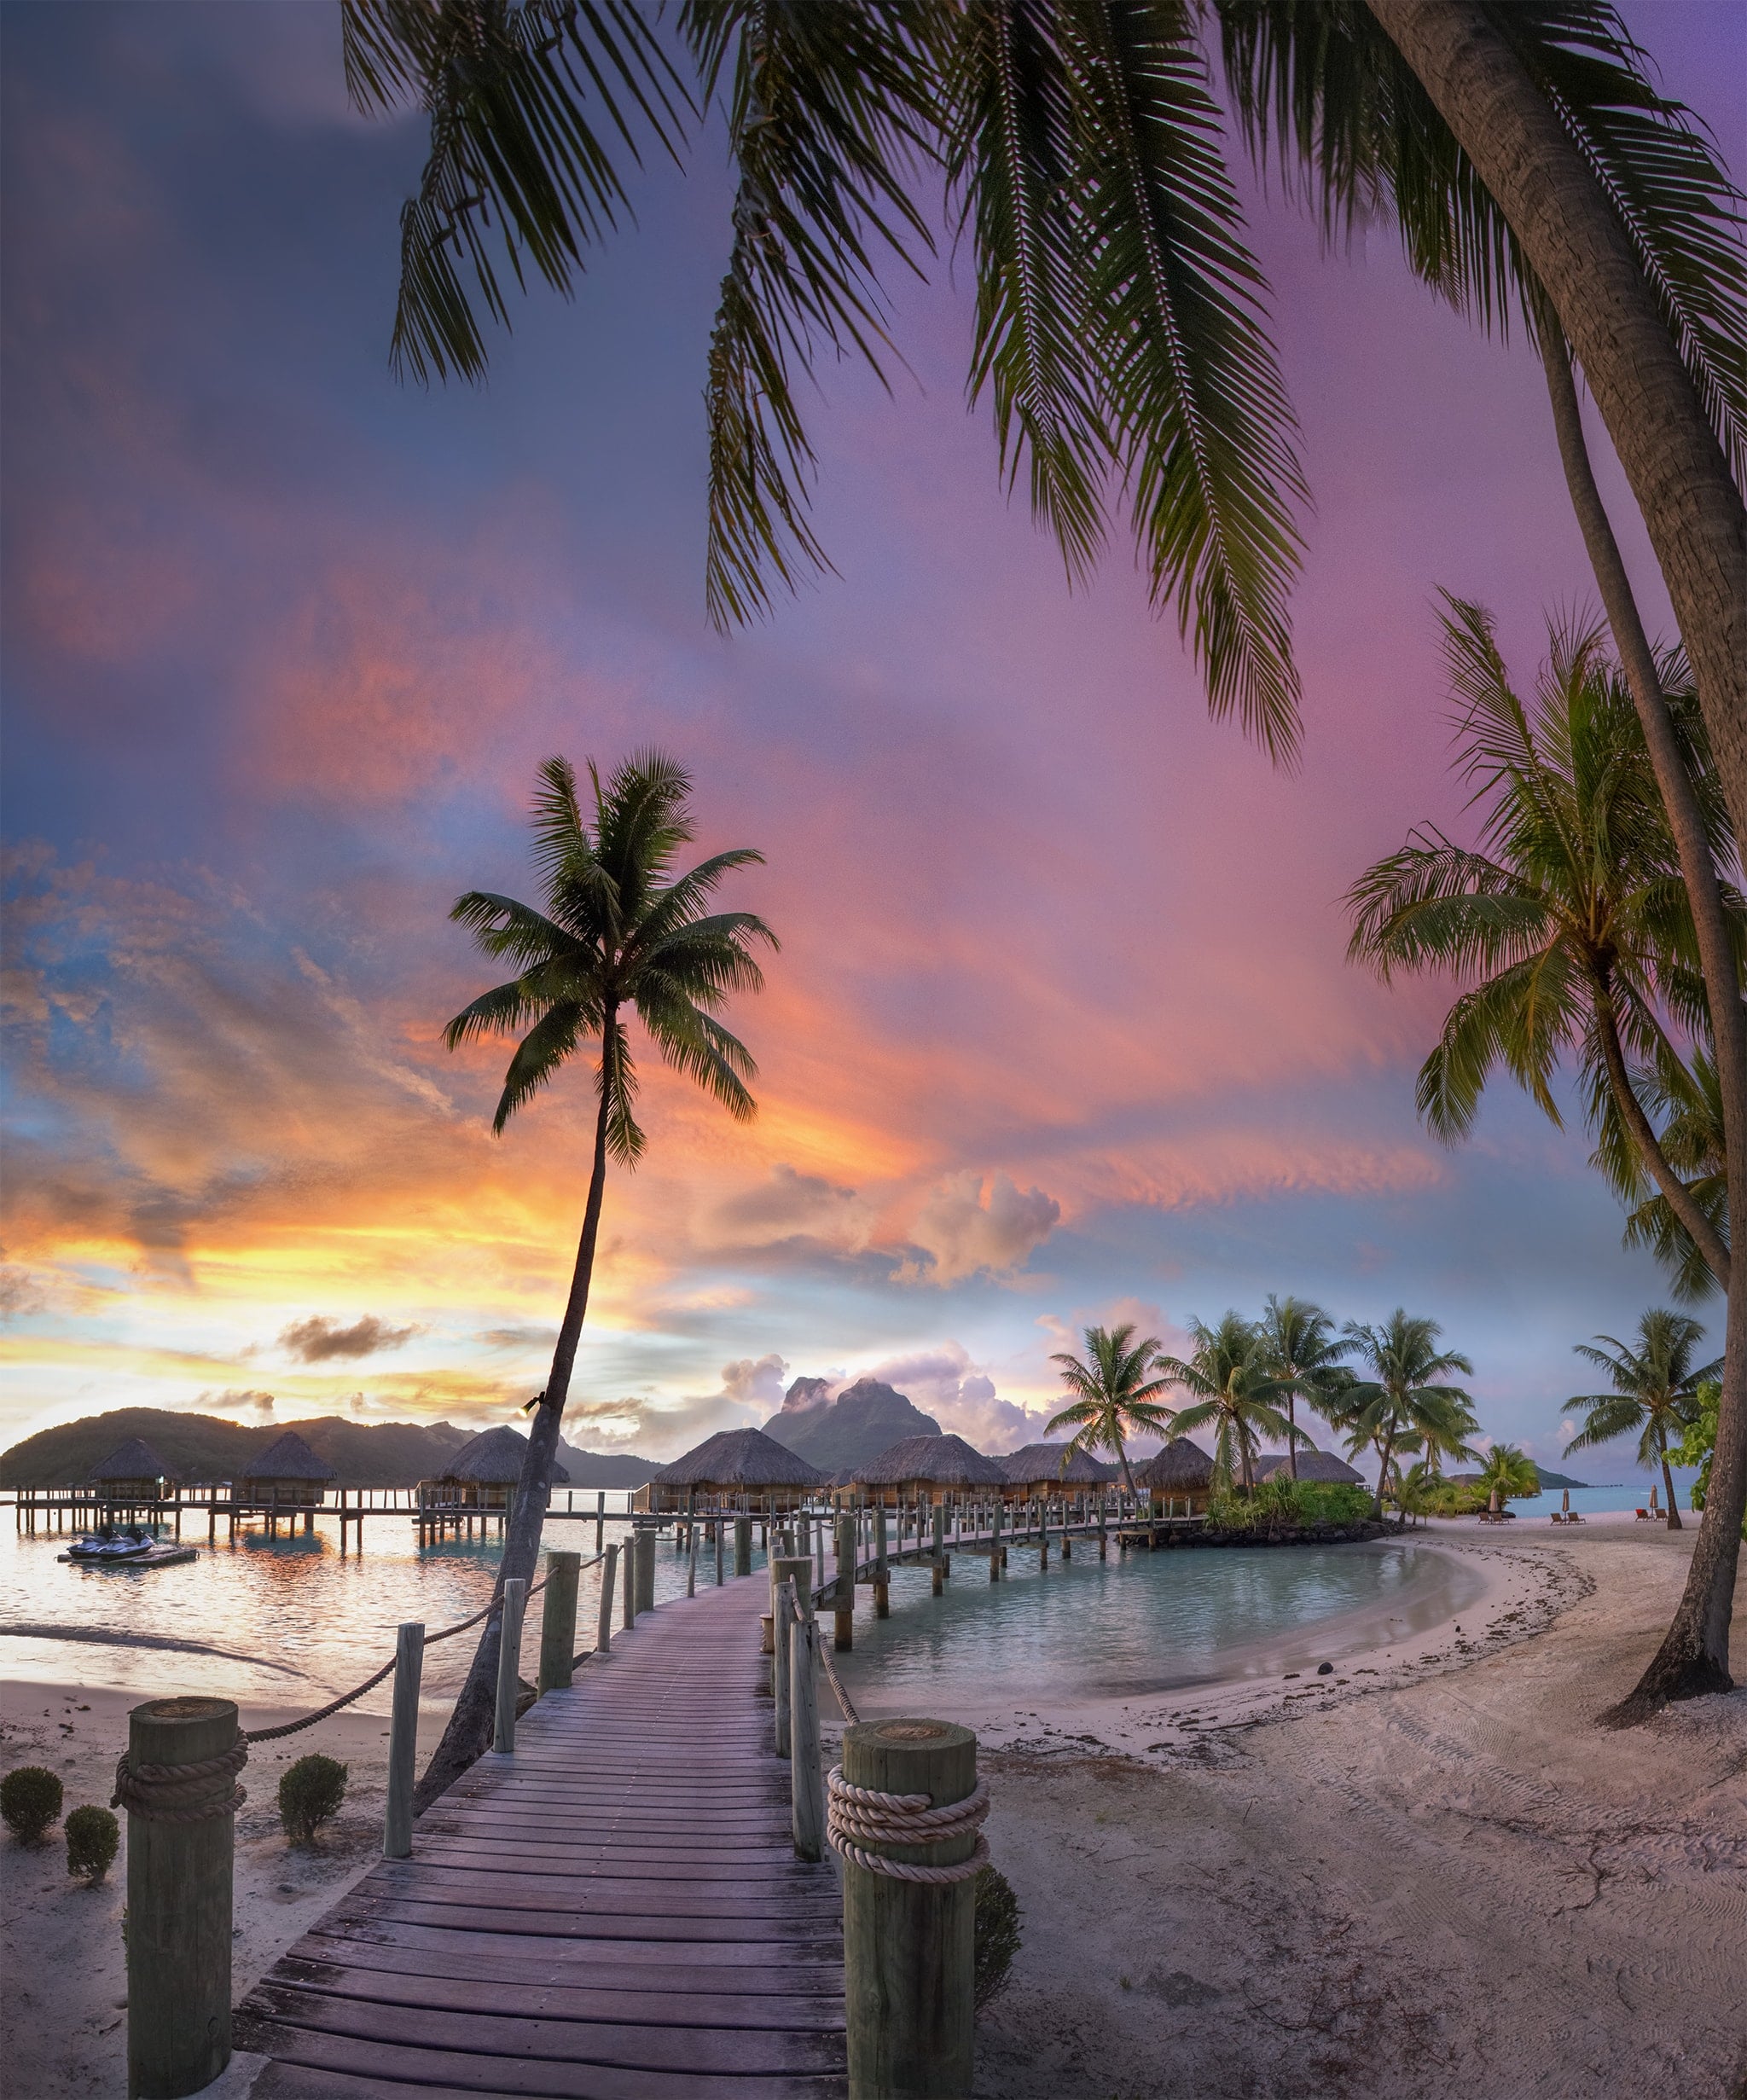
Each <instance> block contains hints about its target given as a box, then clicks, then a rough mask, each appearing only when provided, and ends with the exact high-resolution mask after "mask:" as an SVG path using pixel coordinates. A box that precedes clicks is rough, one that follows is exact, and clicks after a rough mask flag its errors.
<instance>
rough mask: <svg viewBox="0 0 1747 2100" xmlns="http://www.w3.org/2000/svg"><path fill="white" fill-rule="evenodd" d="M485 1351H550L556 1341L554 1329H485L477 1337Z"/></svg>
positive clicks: (555, 1329) (556, 1333) (537, 1327)
mask: <svg viewBox="0 0 1747 2100" xmlns="http://www.w3.org/2000/svg"><path fill="white" fill-rule="evenodd" d="M479 1339H480V1341H482V1342H483V1343H485V1346H486V1348H487V1349H552V1348H554V1347H555V1346H556V1344H557V1341H558V1330H557V1328H556V1327H541V1326H525V1327H487V1328H485V1330H484V1331H482V1332H481V1334H480V1336H479Z"/></svg>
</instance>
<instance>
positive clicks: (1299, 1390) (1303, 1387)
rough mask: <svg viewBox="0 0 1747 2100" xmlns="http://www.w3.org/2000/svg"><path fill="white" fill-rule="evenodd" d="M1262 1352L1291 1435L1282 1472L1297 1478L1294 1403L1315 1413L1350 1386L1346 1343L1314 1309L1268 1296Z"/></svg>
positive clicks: (1302, 1302) (1316, 1307) (1293, 1300)
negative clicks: (1282, 1406)
mask: <svg viewBox="0 0 1747 2100" xmlns="http://www.w3.org/2000/svg"><path fill="white" fill-rule="evenodd" d="M1351 1347H1352V1343H1350V1342H1349V1341H1348V1340H1347V1338H1346V1337H1345V1336H1344V1335H1343V1334H1340V1333H1338V1331H1336V1328H1335V1324H1334V1322H1333V1320H1331V1319H1330V1318H1329V1316H1328V1314H1326V1313H1325V1312H1324V1311H1323V1309H1322V1308H1321V1307H1320V1305H1312V1304H1310V1303H1309V1302H1308V1301H1307V1300H1305V1299H1303V1298H1293V1297H1286V1298H1280V1297H1274V1296H1272V1295H1271V1294H1270V1296H1269V1297H1268V1303H1267V1305H1266V1307H1265V1308H1263V1311H1262V1352H1263V1355H1264V1358H1265V1360H1266V1367H1267V1370H1268V1375H1269V1376H1270V1377H1271V1378H1273V1380H1274V1385H1275V1387H1276V1389H1278V1391H1279V1393H1280V1397H1281V1398H1282V1399H1283V1400H1284V1401H1286V1422H1287V1424H1288V1427H1289V1429H1290V1430H1291V1436H1290V1438H1289V1440H1288V1442H1287V1444H1286V1471H1287V1473H1288V1474H1289V1475H1290V1476H1291V1478H1292V1479H1293V1480H1296V1479H1297V1477H1298V1444H1297V1426H1298V1414H1297V1402H1298V1401H1301V1400H1302V1401H1304V1403H1305V1404H1306V1406H1308V1407H1314V1408H1315V1409H1316V1410H1317V1411H1318V1413H1321V1412H1323V1411H1324V1409H1325V1408H1326V1407H1327V1406H1328V1405H1330V1404H1331V1403H1332V1402H1333V1401H1335V1399H1336V1396H1337V1395H1338V1394H1339V1393H1341V1392H1342V1391H1343V1390H1344V1388H1345V1387H1346V1386H1347V1385H1348V1384H1350V1383H1351V1380H1352V1373H1351V1372H1349V1371H1348V1370H1347V1368H1346V1366H1344V1363H1343V1362H1342V1360H1341V1359H1342V1358H1343V1357H1344V1356H1345V1355H1346V1354H1347V1352H1348V1350H1349V1349H1351Z"/></svg>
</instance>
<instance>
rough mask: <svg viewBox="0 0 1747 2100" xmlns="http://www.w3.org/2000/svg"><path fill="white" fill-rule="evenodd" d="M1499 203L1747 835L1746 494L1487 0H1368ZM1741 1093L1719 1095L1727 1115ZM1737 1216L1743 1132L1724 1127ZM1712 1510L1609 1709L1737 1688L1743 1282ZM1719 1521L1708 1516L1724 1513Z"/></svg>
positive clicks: (1643, 1708)
mask: <svg viewBox="0 0 1747 2100" xmlns="http://www.w3.org/2000/svg"><path fill="white" fill-rule="evenodd" d="M1366 4H1367V6H1368V7H1369V9H1370V10H1371V13H1372V14H1373V16H1374V17H1375V18H1376V20H1378V23H1379V24H1380V25H1381V26H1382V27H1383V29H1384V33H1385V34H1386V35H1387V36H1388V37H1389V38H1390V41H1391V42H1392V43H1393V44H1395V46H1396V49H1397V50H1399V51H1400V52H1401V54H1402V57H1403V58H1404V59H1405V60H1406V61H1407V64H1408V66H1409V67H1412V69H1413V73H1415V74H1416V76H1417V77H1418V78H1419V82H1420V84H1422V86H1424V88H1425V91H1426V93H1427V94H1428V95H1429V96H1431V100H1432V102H1433V103H1434V104H1435V105H1436V107H1437V109H1438V111H1439V113H1440V114H1441V115H1442V117H1443V119H1444V121H1445V122H1446V123H1447V124H1448V125H1449V127H1450V130H1451V131H1452V132H1453V133H1454V136H1455V137H1456V138H1457V140H1458V141H1459V142H1460V144H1461V146H1462V148H1463V150H1464V151H1465V152H1466V154H1467V155H1468V157H1469V159H1470V160H1471V161H1472V162H1473V164H1474V166H1475V168H1476V170H1477V172H1478V174H1479V176H1480V179H1481V180H1482V181H1483V183H1485V184H1486V187H1487V189H1489V191H1490V192H1491V194H1492V195H1493V196H1494V197H1495V198H1496V199H1497V200H1498V203H1499V206H1500V210H1501V211H1502V212H1504V214H1505V216H1506V218H1507V219H1508V220H1509V222H1510V223H1511V226H1512V229H1513V230H1514V231H1515V233H1516V235H1517V237H1518V240H1519V241H1521V242H1522V244H1523V248H1524V253H1525V254H1526V256H1527V257H1528V258H1529V264H1531V266H1532V267H1533V269H1534V270H1535V276H1537V277H1538V278H1539V279H1540V281H1541V284H1542V285H1543V286H1544V287H1546V289H1547V294H1548V296H1549V297H1550V298H1551V299H1552V300H1553V305H1554V307H1555V308H1556V310H1557V311H1558V316H1559V320H1560V322H1561V323H1562V324H1563V326H1564V332H1565V335H1566V338H1567V339H1568V340H1569V341H1570V345H1571V346H1572V348H1573V349H1574V350H1575V351H1576V353H1577V357H1578V360H1579V362H1580V363H1582V367H1583V370H1584V374H1585V376H1586V377H1587V380H1588V381H1589V386H1590V390H1591V392H1593V394H1594V397H1595V402H1596V406H1597V407H1598V408H1599V409H1600V411H1601V415H1602V420H1603V421H1604V422H1605V424H1606V426H1607V430H1608V435H1609V436H1610V438H1611V439H1612V440H1613V446H1614V450H1615V452H1616V454H1617V455H1618V457H1619V461H1620V464H1621V466H1622V467H1623V468H1624V470H1625V473H1626V479H1627V480H1628V483H1629V484H1630V486H1631V490H1632V494H1633V496H1634V500H1635V501H1636V502H1637V505H1638V508H1639V510H1640V513H1642V516H1643V519H1644V523H1645V529H1646V531H1648V532H1649V535H1650V541H1651V546H1652V547H1653V548H1654V549H1655V551H1656V557H1657V564H1658V566H1660V568H1661V570H1662V574H1663V582H1664V583H1666V585H1667V587H1668V592H1669V599H1670V600H1671V602H1672V604H1673V606H1674V618H1675V619H1676V620H1677V621H1678V622H1679V623H1680V633H1681V635H1682V638H1683V639H1684V640H1685V641H1686V653H1687V655H1688V656H1689V658H1691V660H1692V670H1693V676H1694V678H1695V680H1696V682H1697V684H1698V699H1699V705H1700V706H1701V708H1702V709H1703V714H1704V722H1705V727H1706V729H1707V730H1708V731H1709V736H1710V743H1711V750H1712V752H1713V755H1714V757H1715V762H1716V767H1717V773H1718V776H1719V778H1720V779H1721V782H1722V786H1723V791H1724V793H1725V794H1726V796H1727V799H1728V804H1729V811H1730V815H1731V816H1732V819H1733V822H1734V827H1735V836H1736V838H1738V840H1747V506H1744V504H1743V502H1742V497H1741V491H1740V490H1738V488H1737V487H1736V485H1735V483H1734V479H1733V477H1732V475H1731V473H1730V472H1729V466H1728V461H1727V460H1726V459H1725V458H1724V456H1723V453H1722V449H1721V446H1720V445H1719V444H1718V443H1717V440H1716V435H1715V432H1714V431H1713V430H1712V429H1711V427H1710V425H1709V422H1708V421H1706V419H1705V416H1704V413H1703V409H1702V408H1701V407H1700V405H1699V403H1698V397H1697V396H1696V395H1695V393H1694V392H1693V389H1692V381H1691V380H1690V379H1689V378H1688V377H1687V374H1686V368H1685V366H1684V365H1683V364H1682V363H1680V357H1679V354H1678V352H1677V351H1676V350H1675V348H1674V344H1673V342H1672V340H1671V339H1670V338H1669V332H1668V329H1667V327H1666V326H1665V324H1664V323H1663V318H1662V316H1661V315H1660V314H1659V313H1658V312H1657V308H1656V303H1655V301H1654V299H1652V298H1651V293H1650V287H1649V286H1648V285H1647V284H1646V282H1645V278H1644V273H1643V271H1642V270H1641V269H1640V266H1639V263H1638V259H1637V258H1636V257H1635V256H1634V253H1633V252H1632V249H1631V246H1630V244H1629V242H1628V241H1627V239H1626V236H1625V235H1624V234H1623V233H1622V230H1621V229H1620V225H1619V223H1618V221H1617V219H1616V217H1615V215H1614V212H1613V211H1612V209H1611V206H1610V205H1609V202H1608V200H1607V197H1606V195H1605V193H1604V191H1603V190H1602V189H1601V186H1600V184H1599V182H1598V181H1597V179H1596V177H1595V176H1594V175H1593V173H1592V171H1590V169H1589V167H1588V165H1587V163H1586V162H1585V161H1584V160H1583V158H1582V154H1580V153H1579V151H1578V149H1577V148H1576V145H1575V144H1574V143H1573V142H1572V141H1571V139H1570V137H1569V136H1567V135H1566V133H1565V131H1564V129H1563V128H1562V127H1561V125H1560V124H1559V121H1558V117H1557V116H1556V114H1555V113H1554V112H1553V109H1552V107H1550V105H1549V104H1548V102H1547V99H1546V97H1545V96H1543V95H1542V94H1541V92H1540V90H1538V89H1537V88H1536V87H1535V83H1534V81H1533V80H1532V79H1531V78H1529V74H1528V73H1527V71H1526V70H1525V68H1524V66H1523V63H1522V61H1520V60H1519V59H1518V56H1517V55H1516V54H1515V52H1514V51H1512V49H1511V47H1510V45H1509V44H1508V42H1507V41H1506V38H1504V37H1503V35H1502V34H1501V33H1500V32H1499V30H1498V29H1497V28H1496V26H1495V25H1494V23H1493V22H1492V21H1491V20H1489V17H1488V15H1487V14H1486V12H1485V11H1484V9H1483V8H1482V6H1481V5H1480V4H1479V0H1366ZM1729 1099H1730V1095H1729V1091H1728V1090H1727V1088H1726V1089H1725V1093H1724V1109H1725V1116H1726V1117H1727V1112H1728V1105H1729ZM1725 1137H1726V1140H1727V1154H1728V1174H1729V1199H1730V1204H1731V1211H1730V1215H1732V1216H1734V1217H1739V1216H1747V1134H1743V1133H1739V1132H1738V1131H1736V1130H1734V1129H1731V1128H1728V1127H1727V1122H1726V1125H1725ZM1729 1297H1730V1308H1729V1311H1730V1318H1729V1326H1728V1343H1727V1353H1726V1355H1725V1360H1724V1367H1723V1378H1722V1400H1721V1407H1720V1408H1719V1410H1718V1414H1717V1437H1716V1451H1715V1457H1714V1458H1713V1459H1712V1461H1711V1482H1712V1496H1711V1498H1710V1500H1711V1507H1710V1508H1709V1509H1707V1511H1706V1513H1705V1517H1706V1521H1705V1523H1703V1526H1702V1527H1701V1528H1700V1530H1699V1535H1698V1545H1697V1546H1696V1547H1695V1549H1694V1551H1693V1555H1692V1571H1691V1573H1690V1575H1688V1578H1687V1582H1686V1593H1685V1594H1684V1596H1683V1597H1682V1598H1681V1600H1680V1609H1679V1610H1678V1611H1677V1612H1676V1613H1675V1616H1674V1623H1673V1624H1672V1625H1671V1626H1670V1627H1669V1632H1668V1635H1667V1638H1666V1639H1664V1640H1663V1645H1662V1646H1661V1648H1660V1649H1659V1650H1657V1655H1656V1657H1655V1659H1654V1660H1653V1661H1652V1662H1651V1665H1650V1668H1648V1669H1647V1670H1646V1671H1645V1674H1644V1675H1643V1677H1642V1678H1641V1679H1640V1681H1639V1683H1638V1685H1637V1686H1636V1687H1635V1689H1634V1691H1633V1692H1632V1694H1631V1695H1630V1697H1628V1699H1626V1700H1625V1701H1623V1702H1622V1703H1621V1704H1620V1705H1619V1706H1618V1707H1616V1708H1614V1709H1613V1710H1612V1712H1611V1714H1610V1715H1609V1716H1607V1717H1606V1718H1608V1719H1611V1720H1613V1721H1615V1722H1616V1723H1626V1722H1629V1721H1633V1720H1639V1719H1641V1718H1642V1717H1643V1716H1644V1715H1645V1714H1650V1713H1652V1712H1654V1711H1655V1709H1656V1708H1657V1707H1659V1706H1661V1705H1663V1703H1665V1702H1666V1701H1668V1700H1669V1699H1677V1698H1696V1697H1699V1696H1700V1695H1702V1694H1703V1693H1706V1692H1710V1691H1729V1690H1731V1689H1732V1679H1731V1678H1730V1676H1729V1668H1728V1655H1729V1618H1730V1614H1731V1611H1732V1607H1733V1602H1734V1592H1735V1574H1736V1569H1737V1567H1738V1563H1739V1559H1740V1552H1741V1520H1742V1515H1743V1512H1744V1511H1747V1298H1744V1299H1743V1300H1742V1301H1741V1302H1740V1303H1737V1302H1736V1294H1735V1291H1734V1290H1733V1289H1731V1291H1730V1293H1729ZM1713 1517H1714V1519H1715V1521H1712V1519H1713Z"/></svg>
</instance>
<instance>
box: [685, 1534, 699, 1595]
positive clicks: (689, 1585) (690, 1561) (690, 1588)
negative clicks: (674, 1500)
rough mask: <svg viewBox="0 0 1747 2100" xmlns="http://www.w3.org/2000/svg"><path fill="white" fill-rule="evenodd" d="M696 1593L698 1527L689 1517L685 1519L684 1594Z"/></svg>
mask: <svg viewBox="0 0 1747 2100" xmlns="http://www.w3.org/2000/svg"><path fill="white" fill-rule="evenodd" d="M697 1593H698V1527H697V1526H696V1524H694V1523H693V1522H692V1520H691V1518H690V1517H688V1518H687V1519H686V1595H687V1596H688V1597H695V1596H696V1595H697Z"/></svg>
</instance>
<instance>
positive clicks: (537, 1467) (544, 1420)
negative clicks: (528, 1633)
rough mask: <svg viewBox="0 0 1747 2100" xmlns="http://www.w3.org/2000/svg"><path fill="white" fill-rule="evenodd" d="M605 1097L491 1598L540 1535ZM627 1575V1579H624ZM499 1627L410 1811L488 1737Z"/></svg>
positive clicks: (601, 1149) (528, 1569) (591, 1223)
mask: <svg viewBox="0 0 1747 2100" xmlns="http://www.w3.org/2000/svg"><path fill="white" fill-rule="evenodd" d="M617 1025H618V1024H617V1022H616V1020H615V1019H614V1018H613V1016H612V1013H610V1012H609V1013H608V1014H607V1017H606V1020H605V1023H604V1024H603V1027H602V1030H601V1069H602V1072H603V1074H604V1073H605V1072H606V1070H607V1069H608V1064H609V1060H608V1059H607V1051H608V1049H609V1048H610V1047H611V1040H612V1034H613V1032H614V1030H616V1028H617ZM609 1105H610V1104H609V1098H608V1095H607V1089H606V1086H605V1083H604V1079H603V1084H602V1088H601V1107H600V1112H599V1114H598V1115H597V1116H596V1117H595V1168H594V1172H593V1173H592V1174H591V1175H590V1176H589V1200H588V1203H587V1204H586V1205H585V1206H584V1208H583V1236H582V1239H580V1241H579V1242H578V1243H577V1260H576V1267H575V1268H574V1269H573V1270H572V1273H571V1283H570V1297H569V1300H568V1302H566V1306H565V1308H564V1320H563V1321H562V1323H561V1325H560V1327H559V1330H558V1345H557V1347H556V1348H555V1349H554V1350H553V1352H552V1371H551V1374H550V1376H549V1377H548V1379H547V1381H546V1390H545V1391H544V1392H543V1394H542V1395H541V1396H540V1400H539V1403H538V1405H537V1407H535V1409H534V1419H533V1421H532V1423H531V1425H530V1427H529V1430H528V1448H527V1451H526V1453H525V1454H524V1456H523V1459H522V1473H521V1478H520V1479H519V1481H518V1482H516V1490H515V1501H514V1506H513V1507H512V1509H511V1511H510V1517H509V1523H508V1526H507V1527H506V1529H505V1532H504V1540H503V1557H502V1560H501V1561H500V1562H499V1563H498V1569H497V1582H496V1587H495V1588H494V1589H493V1591H492V1598H493V1601H494V1602H495V1601H496V1599H497V1598H501V1597H502V1594H503V1585H504V1583H505V1582H506V1581H508V1580H509V1579H510V1578H511V1577H512V1576H519V1578H520V1579H521V1580H522V1581H531V1579H532V1576H533V1573H534V1565H535V1563H536V1562H537V1560H538V1559H539V1558H540V1534H541V1531H542V1529H543V1527H544V1524H545V1520H546V1498H547V1494H548V1482H549V1481H550V1478H551V1473H552V1465H553V1461H554V1459H555V1458H556V1457H557V1455H558V1432H559V1430H560V1426H561V1425H562V1424H563V1421H564V1404H565V1401H566V1400H567V1399H568V1398H569V1397H570V1378H571V1371H572V1366H574V1364H575V1362H576V1356H577V1343H578V1342H579V1341H580V1339H581V1338H582V1332H583V1314H585V1313H586V1312H587V1311H588V1308H589V1284H590V1282H591V1281H592V1279H593V1277H594V1273H595V1243H596V1242H597V1240H598V1239H599V1238H600V1235H601V1201H602V1198H604V1196H605V1194H606V1192H607V1111H608V1107H609ZM627 1579H629V1578H627ZM501 1633H502V1615H501V1614H497V1613H494V1614H493V1615H492V1616H491V1617H490V1618H489V1619H487V1620H486V1621H485V1631H484V1633H481V1634H480V1636H479V1646H478V1647H477V1648H476V1649H475V1650H473V1662H472V1664H471V1666H470V1667H469V1668H468V1671H467V1682H466V1683H465V1684H464V1685H462V1686H461V1692H460V1696H459V1697H457V1698H456V1703H455V1710H454V1712H453V1713H451V1714H450V1717H449V1725H448V1726H447V1727H446V1728H445V1729H444V1732H443V1739H442V1741H441V1742H440V1743H438V1745H437V1749H436V1751H435V1754H434V1755H432V1759H431V1761H430V1763H429V1764H428V1765H427V1766H426V1767H425V1771H424V1775H423V1777H422V1778H421V1779H420V1781H419V1784H418V1785H417V1787H416V1788H415V1790H414V1793H413V1809H414V1813H415V1814H420V1815H422V1814H423V1813H424V1812H425V1810H426V1809H427V1808H428V1807H430V1805H431V1803H432V1801H435V1800H436V1799H437V1797H438V1795H440V1794H442V1793H444V1792H445V1791H446V1790H448V1789H449V1788H450V1787H451V1786H453V1785H454V1784H455V1782H456V1780H457V1779H458V1778H460V1777H461V1774H462V1772H465V1771H466V1770H467V1766H469V1765H471V1764H472V1763H473V1761H474V1759H475V1758H477V1757H478V1756H479V1755H480V1754H481V1753H482V1752H483V1751H484V1749H485V1747H486V1745H487V1743H490V1739H491V1727H492V1718H493V1711H494V1708H495V1706H496V1697H497V1651H498V1648H499V1645H500V1640H499V1636H500V1634H501Z"/></svg>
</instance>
